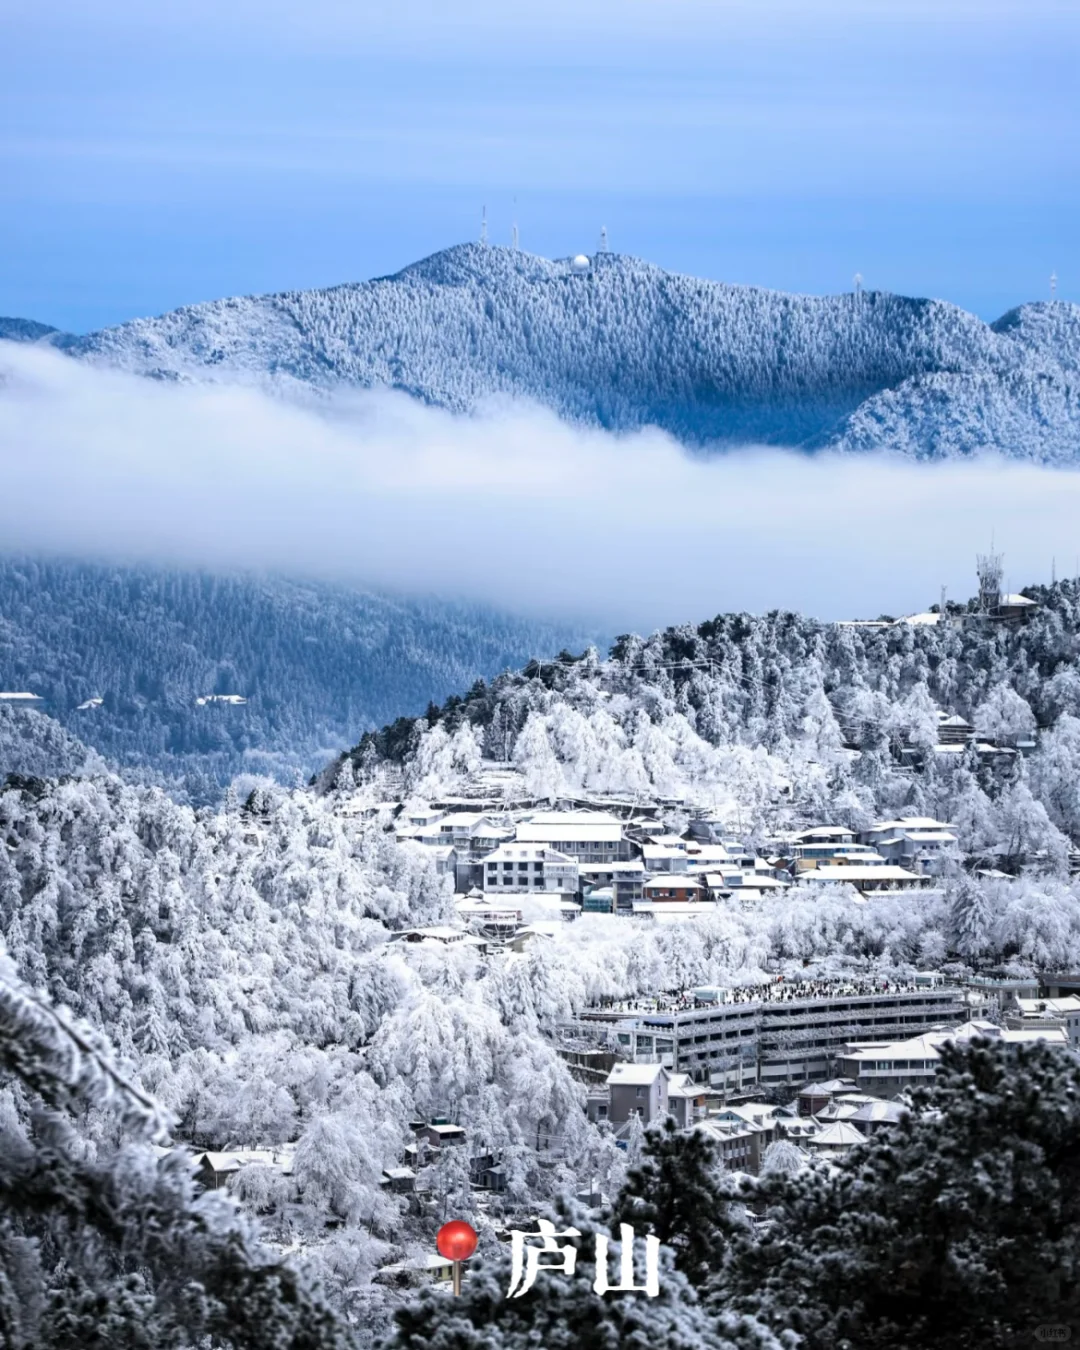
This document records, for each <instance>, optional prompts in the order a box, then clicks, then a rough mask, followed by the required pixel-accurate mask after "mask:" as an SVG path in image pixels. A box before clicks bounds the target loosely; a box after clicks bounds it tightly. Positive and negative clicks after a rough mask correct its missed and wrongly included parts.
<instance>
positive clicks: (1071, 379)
mask: <svg viewBox="0 0 1080 1350" xmlns="http://www.w3.org/2000/svg"><path fill="white" fill-rule="evenodd" d="M1078 314H1080V310H1078V307H1077V306H1074V305H1068V304H1052V305H1045V304H1044V305H1025V306H1022V307H1021V308H1019V309H1017V310H1013V311H1011V312H1010V313H1009V314H1007V315H1005V316H1003V318H1002V319H1000V320H999V321H998V322H997V323H996V324H993V325H989V324H986V323H984V322H983V321H982V320H981V319H979V318H977V317H976V316H975V315H972V314H968V313H966V312H965V311H964V310H962V309H959V308H958V307H957V306H955V305H951V304H948V303H946V302H944V301H940V300H928V299H916V298H909V297H905V296H898V295H891V294H888V293H883V292H864V293H862V294H861V295H853V294H844V295H834V296H806V295H787V294H783V293H781V292H776V291H768V290H764V289H760V288H757V287H751V286H734V285H729V284H726V283H723V282H716V281H706V280H700V279H697V278H693V277H688V276H682V275H678V274H675V273H670V272H665V271H663V269H661V268H659V267H657V266H655V265H653V264H651V263H647V262H643V261H642V260H640V259H638V258H633V257H628V256H625V255H619V254H611V253H608V254H598V255H596V256H595V257H591V258H590V259H589V260H588V264H587V265H585V266H581V265H575V264H574V262H573V260H572V259H570V258H564V259H559V260H555V261H552V260H550V259H547V258H541V257H537V256H536V255H533V254H529V253H523V252H519V251H517V250H514V249H509V248H500V247H494V246H490V245H483V244H459V245H456V246H454V247H453V248H448V249H445V250H443V251H442V252H439V253H435V254H433V255H432V256H431V257H429V258H425V259H422V260H421V261H419V262H416V263H413V264H412V265H411V266H409V267H406V268H404V269H403V270H402V271H400V272H398V273H396V274H394V275H393V276H388V277H380V278H377V279H375V280H373V281H367V282H356V283H348V284H345V285H340V286H334V287H330V288H326V289H320V290H311V291H286V292H282V293H280V294H277V295H266V296H254V297H242V298H237V299H229V300H218V301H212V302H209V303H205V304H200V305H192V306H188V307H186V308H184V309H179V310H176V311H174V312H173V313H171V314H165V315H163V316H161V317H160V318H156V319H139V320H135V321H133V322H131V323H126V324H123V325H121V326H120V327H118V328H113V329H106V330H104V331H102V332H99V333H94V334H90V335H89V336H88V337H85V338H77V339H71V338H69V337H66V336H64V337H58V338H57V339H55V342H56V345H57V346H62V347H63V348H64V349H66V350H68V351H70V352H71V353H72V354H73V355H77V356H84V357H90V358H94V359H97V360H104V361H108V362H110V363H115V364H117V365H120V366H122V367H124V368H126V369H129V370H133V371H137V372H140V373H144V374H150V375H156V376H158V377H164V378H169V379H214V380H247V381H257V382H259V383H262V384H270V385H274V386H278V387H284V388H286V389H287V388H289V387H292V388H294V389H295V387H296V386H297V384H299V385H300V386H306V387H308V388H312V389H316V390H323V391H329V390H333V389H335V388H340V387H342V386H345V387H354V388H355V387H359V388H378V387H389V388H396V389H401V390H404V391H406V392H408V393H410V394H412V395H414V396H415V397H418V398H421V399H423V400H424V401H425V402H428V403H432V404H437V405H440V406H443V407H447V408H449V409H451V410H454V411H468V410H470V409H472V408H474V407H476V406H477V404H479V403H481V402H482V401H483V400H484V399H486V398H490V397H492V396H494V395H500V396H504V397H505V396H511V397H521V398H527V399H531V400H534V401H536V402H539V403H541V404H544V405H546V406H547V407H550V408H552V409H553V410H554V411H555V412H557V413H558V414H559V415H560V416H563V417H566V418H568V419H570V420H573V421H578V422H585V423H591V424H593V425H600V426H604V427H609V428H612V429H616V430H630V429H634V428H637V427H641V426H646V425H655V426H659V427H662V428H663V429H665V430H667V431H669V432H670V433H672V434H673V435H675V436H676V437H678V438H680V439H681V440H683V441H684V442H686V443H688V444H693V445H697V446H705V447H708V448H722V447H724V446H730V445H735V444H740V443H743V444H745V443H764V444H774V445H777V444H779V445H793V446H801V447H804V448H807V449H821V448H835V449H840V450H864V449H878V448H884V449H890V450H894V451H901V452H903V453H906V454H911V455H914V456H916V457H920V458H946V457H950V456H956V455H970V454H973V453H976V452H978V451H981V450H996V451H999V452H1001V453H1004V454H1007V455H1011V456H1015V457H1018V458H1025V459H1032V460H1037V461H1045V462H1057V463H1068V462H1074V461H1076V460H1077V459H1078V458H1080V392H1078V390H1080V380H1078V379H1077V375H1078V373H1080V317H1078Z"/></svg>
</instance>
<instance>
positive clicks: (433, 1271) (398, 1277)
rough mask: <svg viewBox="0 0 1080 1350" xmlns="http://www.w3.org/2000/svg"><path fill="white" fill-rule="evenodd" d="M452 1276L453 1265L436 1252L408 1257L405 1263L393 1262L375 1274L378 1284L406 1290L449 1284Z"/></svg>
mask: <svg viewBox="0 0 1080 1350" xmlns="http://www.w3.org/2000/svg"><path fill="white" fill-rule="evenodd" d="M453 1274H454V1263H453V1261H448V1260H447V1259H446V1257H445V1256H439V1254H438V1253H437V1252H426V1253H425V1254H424V1255H422V1256H413V1257H410V1258H409V1259H408V1260H407V1261H395V1262H394V1264H393V1265H389V1266H383V1267H381V1269H379V1270H378V1271H376V1272H375V1275H374V1277H373V1278H374V1279H375V1281H376V1282H377V1283H378V1284H391V1285H397V1286H401V1287H406V1288H408V1287H409V1286H415V1285H423V1284H429V1283H431V1284H449V1283H450V1281H451V1279H452V1278H453Z"/></svg>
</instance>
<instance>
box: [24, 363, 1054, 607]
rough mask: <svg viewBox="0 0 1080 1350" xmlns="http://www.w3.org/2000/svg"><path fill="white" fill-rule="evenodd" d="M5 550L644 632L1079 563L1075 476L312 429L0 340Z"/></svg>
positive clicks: (416, 407)
mask: <svg viewBox="0 0 1080 1350" xmlns="http://www.w3.org/2000/svg"><path fill="white" fill-rule="evenodd" d="M0 462H2V464H3V480H4V481H3V492H2V493H0V536H2V538H3V539H4V540H5V541H6V543H7V546H8V547H10V548H17V549H46V550H60V551H63V552H66V553H75V554H83V555H93V556H104V557H117V558H124V557H134V558H142V559H156V560H163V561H172V562H178V563H184V564H198V565H208V566H228V567H237V566H239V567H255V568H273V569H278V570H286V571H291V572H295V573H303V574H318V575H324V576H337V577H342V578H347V579H351V580H356V581H362V582H364V583H366V584H371V585H378V586H382V587H386V588H391V589H396V590H403V591H410V592H424V593H434V594H441V595H445V596H465V597H468V598H473V599H480V600H484V601H488V602H491V603H493V604H497V605H500V606H505V607H508V608H510V609H514V610H521V611H530V612H540V613H547V614H558V615H565V616H571V615H579V616H582V617H585V618H589V619H593V620H597V621H600V622H601V623H603V624H604V625H606V626H611V627H615V626H633V627H638V628H649V627H652V626H655V625H657V624H666V623H673V622H682V621H685V620H691V619H701V618H703V617H706V616H708V615H711V614H714V613H716V612H718V611H721V610H742V609H745V610H751V611H758V612H761V611H765V610H768V609H772V608H790V609H800V610H803V611H805V612H808V613H812V614H817V615H819V616H821V617H823V618H838V617H843V616H845V615H851V616H868V615H869V616H875V615H877V614H878V613H879V612H881V611H883V610H887V611H891V612H904V611H907V610H911V609H918V608H923V607H925V606H926V605H927V604H928V603H930V602H931V601H933V600H935V599H936V598H937V596H938V592H939V588H940V586H941V585H942V584H947V585H948V586H949V588H950V594H952V595H953V596H955V597H961V596H962V597H966V596H967V595H968V594H969V593H970V592H971V590H972V589H973V578H972V574H973V563H974V554H975V552H976V550H979V549H984V548H985V546H986V544H987V542H988V540H989V537H990V534H991V531H996V538H997V540H998V543H999V545H1001V546H1003V547H1004V548H1005V550H1006V561H1007V569H1008V580H1009V583H1010V585H1011V586H1013V587H1019V586H1021V585H1023V584H1026V583H1028V582H1031V581H1038V580H1046V579H1048V576H1049V571H1050V566H1051V558H1052V556H1054V555H1056V556H1057V559H1058V561H1059V564H1060V565H1061V568H1062V570H1065V569H1066V568H1068V567H1071V566H1072V562H1071V558H1072V551H1075V543H1074V540H1075V521H1076V519H1077V518H1078V515H1080V474H1076V473H1069V472H1063V471H1055V470H1049V469H1043V468H1038V467H1034V466H1031V465H1018V464H1007V463H1002V462H999V461H987V460H982V461H976V462H961V463H947V464H915V463H912V462H910V461H905V460H900V459H894V458H888V457H879V456H867V457H848V458H842V457H835V456H820V457H813V458H811V457H807V456H805V455H801V454H797V453H785V452H780V451H776V450H763V449H760V448H758V449H747V450H745V451H741V452H737V453H731V454H726V455H724V456H722V457H719V458H715V459H708V460H706V459H701V458H696V457H691V456H688V455H686V454H685V453H684V452H683V451H682V449H681V448H680V447H679V446H678V445H677V444H676V443H675V442H674V441H673V440H671V439H670V438H669V437H667V436H665V435H663V434H662V433H660V432H658V431H644V432H641V433H637V434H634V435H628V436H614V435H610V434H608V433H606V432H602V431H590V430H587V429H581V428H574V427H570V426H567V425H565V424H563V423H560V422H559V421H558V420H557V419H556V418H555V417H554V416H553V415H551V414H550V413H547V412H545V411H543V410H540V409H537V408H534V407H530V406H522V405H520V404H509V405H502V406H493V407H491V408H489V409H487V410H486V411H485V412H484V413H482V414H480V415H477V416H474V417H468V418H463V417H455V416H452V415H450V414H449V413H446V412H443V411H440V410H438V409H432V408H427V407H424V406H422V405H420V404H417V403H415V402H413V401H411V400H409V399H407V398H406V397H404V396H402V395H396V394H389V393H371V394H361V395H353V396H351V397H348V398H342V399H339V400H337V401H336V402H334V403H331V404H329V405H327V406H326V407H324V408H321V409H312V408H305V407H300V406H297V405H295V404H291V403H288V402H284V401H281V400H279V399H276V398H273V397H271V396H269V395H267V394H264V393H261V392H259V391H258V390H255V389H251V388H243V387H237V386H228V385H217V386H208V385H195V384H192V385H170V384H160V383H156V382H153V381H148V380H145V379H140V378H138V377H134V376H128V375H123V374H120V373H117V372H114V371H110V370H103V369H98V368H94V367H91V366H88V365H83V364H79V363H76V362H74V361H72V360H69V359H68V358H66V357H63V356H61V355H59V354H56V353H54V352H50V351H47V350H42V349H36V348H27V347H22V346H18V345H14V344H0Z"/></svg>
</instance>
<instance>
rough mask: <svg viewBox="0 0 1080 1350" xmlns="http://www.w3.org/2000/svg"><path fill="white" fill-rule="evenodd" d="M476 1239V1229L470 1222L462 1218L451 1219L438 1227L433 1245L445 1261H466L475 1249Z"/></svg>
mask: <svg viewBox="0 0 1080 1350" xmlns="http://www.w3.org/2000/svg"><path fill="white" fill-rule="evenodd" d="M478 1241H479V1239H478V1238H477V1236H476V1229H475V1228H473V1227H472V1225H471V1224H467V1223H466V1222H465V1220H464V1219H452V1220H451V1221H450V1223H444V1224H443V1226H442V1227H441V1228H440V1229H439V1232H438V1235H437V1236H436V1238H435V1246H436V1247H438V1249H439V1255H440V1256H444V1257H445V1258H446V1259H447V1261H467V1260H468V1259H469V1257H470V1256H472V1254H473V1252H474V1251H476V1244H477V1242H478Z"/></svg>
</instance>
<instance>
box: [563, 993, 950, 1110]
mask: <svg viewBox="0 0 1080 1350" xmlns="http://www.w3.org/2000/svg"><path fill="white" fill-rule="evenodd" d="M966 1015H967V1005H966V1003H965V1001H964V996H963V991H962V990H960V989H956V988H952V987H937V988H917V987H912V986H904V987H899V986H895V985H894V986H891V987H890V988H888V989H884V988H882V987H881V986H880V985H875V984H874V983H873V982H872V981H871V982H854V981H853V982H846V981H808V982H802V983H795V982H788V981H778V982H776V983H774V984H770V985H763V986H758V987H757V988H755V989H733V990H724V989H698V990H690V991H688V992H687V993H686V994H683V995H679V996H678V997H675V998H658V999H639V1000H636V1001H634V1002H633V1003H630V1004H625V1003H624V1004H620V1005H612V1006H609V1007H605V1008H594V1009H590V1010H588V1011H587V1012H585V1013H584V1014H583V1020H584V1021H585V1022H586V1023H601V1024H603V1023H607V1024H608V1025H609V1026H610V1028H611V1032H612V1034H613V1039H614V1041H615V1044H616V1045H617V1047H618V1049H619V1052H620V1053H621V1054H623V1055H625V1056H626V1058H627V1059H630V1060H634V1061H636V1062H639V1063H659V1064H663V1065H665V1066H666V1067H668V1068H670V1069H672V1070H675V1071H682V1072H684V1073H688V1074H690V1075H691V1077H692V1078H693V1079H695V1081H697V1082H703V1083H711V1084H712V1085H713V1087H716V1088H719V1089H721V1090H722V1091H742V1090H746V1089H748V1088H751V1087H753V1086H755V1085H756V1084H758V1083H760V1084H761V1085H762V1086H763V1087H771V1086H779V1085H780V1084H787V1083H798V1082H806V1081H808V1080H810V1079H815V1078H824V1077H827V1076H828V1074H829V1073H830V1072H831V1071H832V1068H833V1066H834V1064H835V1062H836V1060H837V1057H838V1056H839V1055H841V1054H842V1053H844V1052H845V1051H846V1050H847V1049H848V1047H849V1046H850V1045H851V1043H852V1042H853V1041H857V1040H859V1039H860V1038H866V1039H869V1037H871V1036H874V1035H877V1036H879V1037H881V1038H882V1039H886V1038H898V1037H900V1036H904V1035H906V1036H912V1035H917V1034H918V1033H920V1032H923V1031H928V1030H929V1029H930V1028H931V1027H940V1026H941V1025H942V1024H943V1023H944V1024H948V1023H950V1022H952V1023H953V1024H955V1023H956V1022H958V1021H961V1020H962V1019H963V1018H964V1017H965V1016H966Z"/></svg>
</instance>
